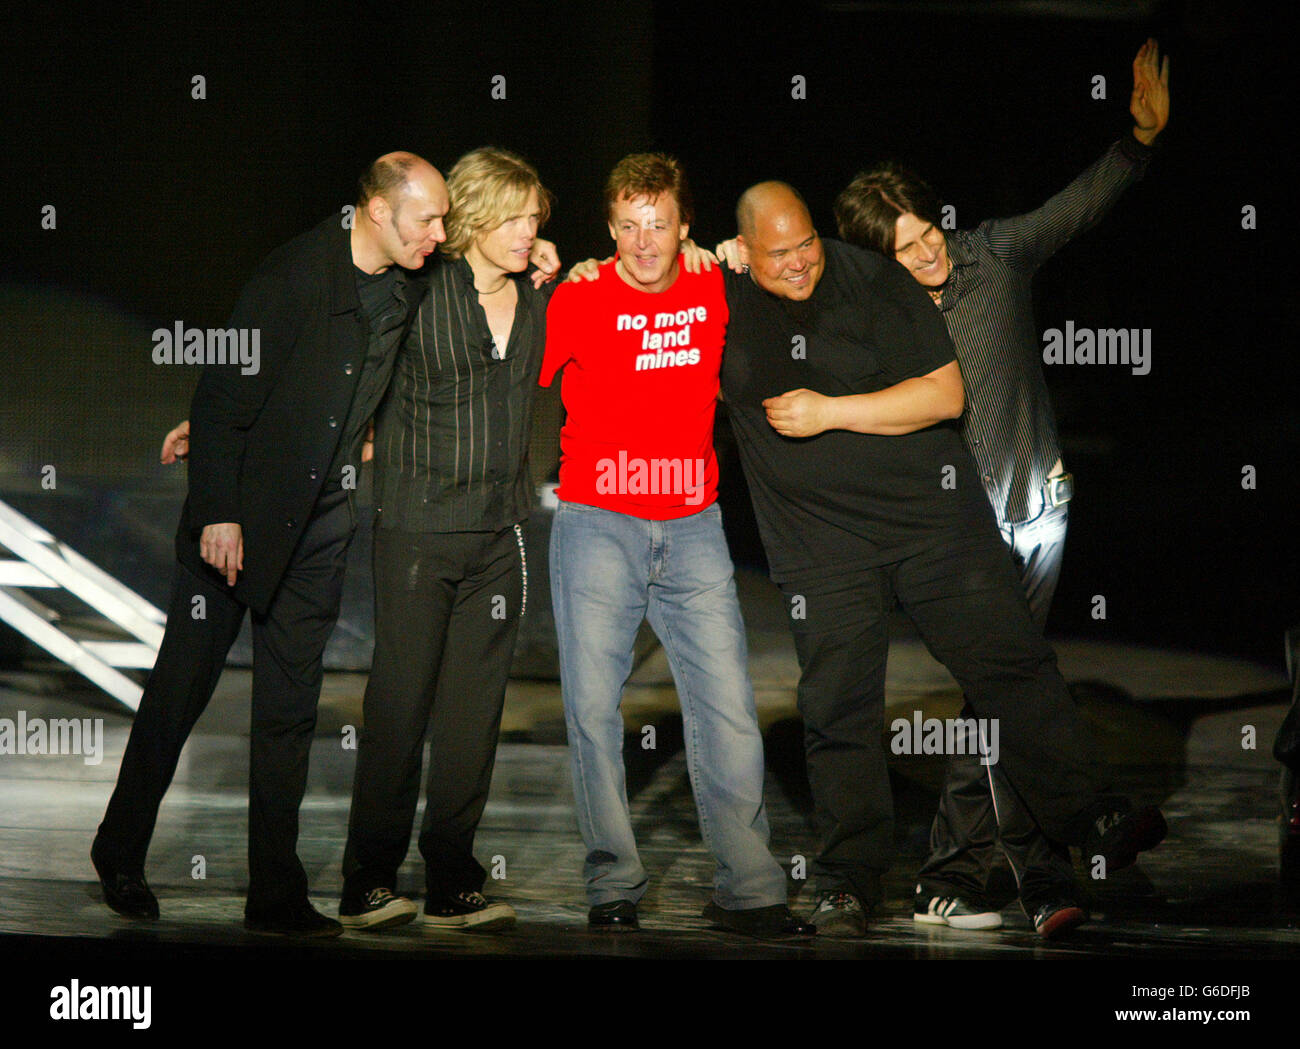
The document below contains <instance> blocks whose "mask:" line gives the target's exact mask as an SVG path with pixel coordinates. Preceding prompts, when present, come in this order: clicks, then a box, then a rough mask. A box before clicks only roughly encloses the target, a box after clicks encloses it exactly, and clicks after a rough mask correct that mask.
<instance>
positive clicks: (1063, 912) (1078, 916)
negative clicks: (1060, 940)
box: [1034, 900, 1088, 940]
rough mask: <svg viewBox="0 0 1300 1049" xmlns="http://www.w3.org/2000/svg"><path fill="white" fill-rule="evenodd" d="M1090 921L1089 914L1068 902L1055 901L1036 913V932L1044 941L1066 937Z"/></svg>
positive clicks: (1040, 908) (1043, 906)
mask: <svg viewBox="0 0 1300 1049" xmlns="http://www.w3.org/2000/svg"><path fill="white" fill-rule="evenodd" d="M1087 920H1088V912H1087V911H1085V910H1084V909H1083V908H1082V907H1080V906H1078V905H1076V904H1073V903H1070V902H1069V901H1068V900H1053V901H1052V902H1051V903H1045V904H1043V905H1042V906H1041V907H1039V908H1038V910H1037V911H1035V912H1034V932H1036V933H1038V934H1039V935H1040V936H1042V937H1043V938H1044V939H1048V940H1052V939H1055V938H1056V937H1058V936H1064V935H1065V934H1066V933H1067V932H1069V931H1070V930H1071V929H1075V928H1078V927H1079V926H1080V925H1082V924H1083V923H1084V922H1086V921H1087Z"/></svg>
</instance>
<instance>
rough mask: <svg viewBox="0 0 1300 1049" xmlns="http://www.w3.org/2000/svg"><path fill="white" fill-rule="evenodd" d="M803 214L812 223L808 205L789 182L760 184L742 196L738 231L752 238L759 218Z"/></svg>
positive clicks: (738, 203)
mask: <svg viewBox="0 0 1300 1049" xmlns="http://www.w3.org/2000/svg"><path fill="white" fill-rule="evenodd" d="M798 213H802V214H803V216H804V217H805V218H807V219H808V220H809V222H810V223H811V221H812V219H811V217H810V216H809V213H808V205H807V204H805V203H804V200H803V197H802V196H800V194H799V191H798V190H797V189H795V188H794V187H793V186H792V185H790V183H788V182H759V183H757V184H755V185H753V186H750V187H749V189H747V190H745V192H744V193H742V194H741V195H740V200H739V201H737V203H736V229H737V230H739V231H740V235H741V236H742V237H750V238H752V237H753V235H754V226H755V223H756V222H757V221H758V220H759V216H763V217H764V218H765V219H771V218H773V217H780V216H784V215H787V214H791V215H795V214H798Z"/></svg>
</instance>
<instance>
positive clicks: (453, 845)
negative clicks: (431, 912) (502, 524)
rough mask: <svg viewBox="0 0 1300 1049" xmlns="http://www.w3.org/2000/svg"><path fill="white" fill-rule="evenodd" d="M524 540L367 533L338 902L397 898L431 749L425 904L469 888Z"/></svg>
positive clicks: (473, 887)
mask: <svg viewBox="0 0 1300 1049" xmlns="http://www.w3.org/2000/svg"><path fill="white" fill-rule="evenodd" d="M521 542H522V533H521V532H517V531H516V529H514V528H507V529H504V530H502V531H500V532H450V533H415V532H399V531H395V530H393V529H387V528H380V529H378V530H376V532H375V557H374V563H375V656H374V664H373V668H372V670H371V672H370V682H369V684H368V685H367V686H366V695H365V700H364V706H363V717H364V722H365V725H364V730H363V732H362V736H361V745H360V749H359V750H358V753H357V773H356V779H355V781H354V783H353V788H352V815H351V817H350V819H349V822H348V844H347V849H346V850H345V852H344V855H343V876H344V890H343V892H344V899H345V901H346V902H357V901H358V898H359V897H361V896H363V895H364V894H365V893H366V892H368V891H369V890H370V889H373V888H379V887H385V888H393V887H395V885H396V881H397V871H398V868H399V867H401V865H402V861H403V859H404V858H405V857H406V852H407V848H408V846H409V845H410V840H411V825H412V823H413V822H414V819H415V810H416V805H417V803H418V799H419V792H420V763H421V750H422V744H423V740H424V736H425V733H426V731H428V733H429V735H430V740H429V770H428V784H427V787H426V793H425V812H424V822H423V825H422V827H421V830H420V854H421V856H423V857H424V862H425V880H426V890H427V892H428V894H429V895H430V896H443V895H452V894H455V893H458V892H465V891H477V890H479V889H481V888H482V887H483V882H484V880H485V876H486V872H485V871H484V869H483V867H482V866H481V865H480V864H479V863H478V861H477V860H475V859H474V854H473V849H474V833H475V831H476V830H477V829H478V823H479V820H480V818H481V817H482V815H483V808H484V806H485V805H486V804H487V797H488V789H489V787H490V785H491V781H492V767H493V764H494V763H495V760H496V745H497V734H498V732H499V730H500V727H501V709H502V706H503V704H504V702H505V693H506V682H507V680H508V678H509V674H510V660H511V657H512V656H513V654H514V647H515V637H516V635H517V633H518V631H519V614H520V603H521V589H522V572H521V550H520V544H521Z"/></svg>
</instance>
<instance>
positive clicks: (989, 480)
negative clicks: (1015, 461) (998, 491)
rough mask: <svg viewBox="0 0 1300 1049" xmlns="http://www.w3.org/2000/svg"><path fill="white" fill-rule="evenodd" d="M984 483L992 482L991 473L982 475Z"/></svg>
mask: <svg viewBox="0 0 1300 1049" xmlns="http://www.w3.org/2000/svg"><path fill="white" fill-rule="evenodd" d="M984 483H985V484H992V483H993V475H992V474H985V475H984Z"/></svg>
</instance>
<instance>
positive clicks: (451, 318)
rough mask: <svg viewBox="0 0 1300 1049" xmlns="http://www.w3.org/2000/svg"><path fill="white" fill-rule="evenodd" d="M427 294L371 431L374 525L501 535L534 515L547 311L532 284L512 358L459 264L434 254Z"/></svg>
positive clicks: (521, 283)
mask: <svg viewBox="0 0 1300 1049" xmlns="http://www.w3.org/2000/svg"><path fill="white" fill-rule="evenodd" d="M425 269H426V272H428V273H429V290H428V293H427V294H426V295H425V298H424V301H423V302H422V303H421V304H420V309H419V312H418V314H417V316H416V319H415V323H414V324H412V325H411V328H410V331H409V332H408V334H407V337H406V344H405V346H404V348H403V351H402V353H401V355H400V357H399V359H398V363H397V370H396V374H395V376H394V378H393V385H392V389H391V390H390V391H389V394H388V397H387V398H386V399H385V401H384V403H383V406H382V407H381V408H380V411H379V416H378V418H377V419H376V421H375V460H376V463H375V465H376V474H375V502H376V505H377V507H378V509H379V516H378V518H377V524H378V526H379V527H382V528H396V529H401V530H403V531H407V532H479V531H497V530H500V529H502V528H507V527H509V526H511V525H514V524H516V523H518V522H519V521H522V520H523V519H524V518H526V517H527V516H528V511H529V508H530V507H531V505H532V491H531V482H530V480H529V475H528V438H529V429H530V425H531V419H532V402H533V392H534V390H536V389H537V376H538V373H539V372H540V371H541V366H542V351H543V350H544V349H545V346H546V303H547V301H548V300H549V298H550V293H551V291H552V290H553V288H554V283H551V284H548V285H545V287H544V289H543V290H542V291H538V290H537V289H535V288H534V287H533V285H532V281H531V280H530V279H529V277H528V276H527V274H522V273H521V274H518V275H517V276H515V277H512V278H511V279H513V280H514V282H515V288H516V291H517V293H518V301H517V303H516V305H515V316H514V323H513V325H512V326H511V329H510V339H509V341H508V342H507V344H506V348H505V354H504V356H502V355H501V354H500V353H499V352H497V350H496V347H495V345H494V343H493V341H492V331H491V329H490V328H489V327H488V322H487V314H486V313H484V311H483V307H482V306H481V305H480V304H479V301H478V292H476V291H475V290H474V271H473V270H472V269H471V268H470V265H469V263H468V262H466V261H465V260H464V259H463V258H462V259H455V260H451V259H445V258H443V257H442V256H441V255H433V256H430V258H429V261H428V262H427V263H426V264H425Z"/></svg>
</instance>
